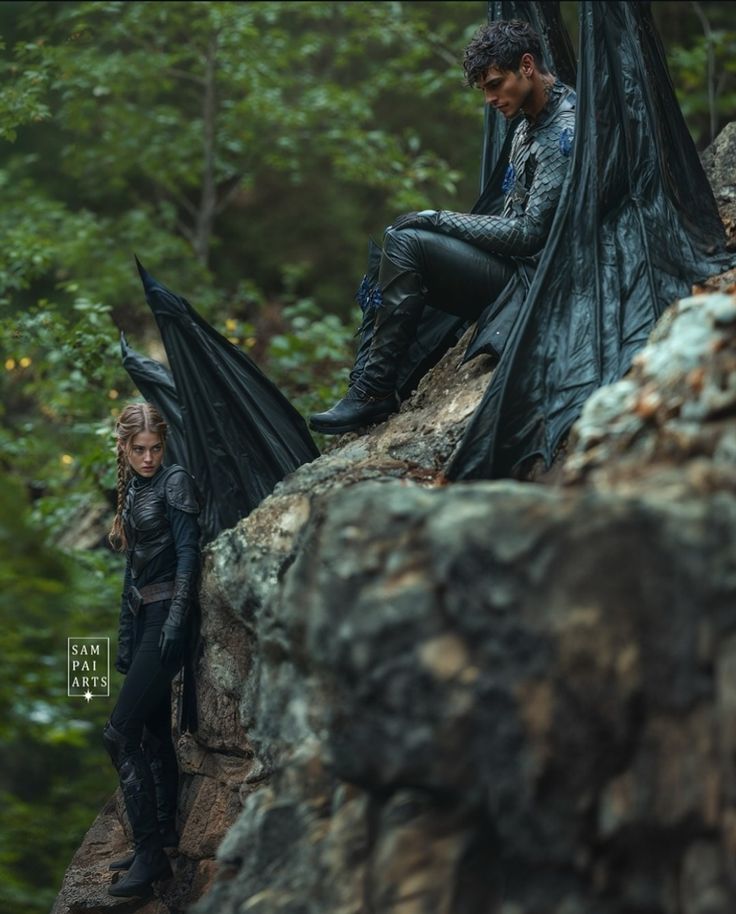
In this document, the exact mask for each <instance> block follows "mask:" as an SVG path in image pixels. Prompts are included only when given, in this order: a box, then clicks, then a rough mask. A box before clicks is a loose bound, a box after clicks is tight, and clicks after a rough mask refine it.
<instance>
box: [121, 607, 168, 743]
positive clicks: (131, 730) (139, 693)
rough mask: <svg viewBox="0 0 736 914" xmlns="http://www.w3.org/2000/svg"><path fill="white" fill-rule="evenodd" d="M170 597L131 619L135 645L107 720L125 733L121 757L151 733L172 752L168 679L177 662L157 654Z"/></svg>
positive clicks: (146, 608) (142, 610) (142, 609)
mask: <svg viewBox="0 0 736 914" xmlns="http://www.w3.org/2000/svg"><path fill="white" fill-rule="evenodd" d="M170 604H171V601H170V600H162V601H160V602H158V603H148V604H147V605H146V606H142V607H141V611H140V613H139V614H138V617H137V618H136V620H135V625H136V632H135V647H134V652H133V660H132V662H131V665H130V669H129V670H128V672H127V674H126V676H125V680H124V682H123V686H122V688H121V690H120V695H119V696H118V700H117V703H116V704H115V708H114V709H113V712H112V715H111V717H110V723H111V724H112V726H113V727H114V728H115V729H116V730H117V731H118V732H119V733H122V734H123V735H124V737H125V743H124V746H123V749H122V756H121V761H122V760H123V758H125V756H128V755H132V754H133V753H134V752H135V751H136V750H137V749H139V748H140V746H141V743H143V742H145V738H146V736H147V735H148V734H150V735H152V736H153V737H154V740H156V741H158V742H159V744H160V745H161V748H162V751H163V752H165V753H166V754H167V755H168V754H169V752H171V753H173V752H174V746H173V742H172V739H171V680H172V679H173V678H174V676H175V675H176V673H177V672H178V669H179V667H178V666H177V665H168V666H164V665H163V664H162V663H161V657H160V655H159V646H158V641H159V636H160V634H161V626H162V625H163V624H164V622H165V620H166V616H167V615H168V612H169V606H170Z"/></svg>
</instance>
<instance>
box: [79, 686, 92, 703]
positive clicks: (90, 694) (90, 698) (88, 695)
mask: <svg viewBox="0 0 736 914" xmlns="http://www.w3.org/2000/svg"><path fill="white" fill-rule="evenodd" d="M82 697H83V698H84V699H85V700H86V701H88V702H89V701H91V700H92V698H93V695H92V693H91V692H90V691H89V689H88V690H87V691H86V692H85V693H84V695H83V696H82Z"/></svg>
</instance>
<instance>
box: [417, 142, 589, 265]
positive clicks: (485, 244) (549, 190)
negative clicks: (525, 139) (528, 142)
mask: <svg viewBox="0 0 736 914" xmlns="http://www.w3.org/2000/svg"><path fill="white" fill-rule="evenodd" d="M566 129H567V131H568V132H567V133H565V132H564V131H563V132H562V133H561V132H560V131H559V130H558V131H550V133H551V135H550V136H549V137H544V138H540V141H539V143H538V144H537V149H536V150H535V154H536V168H535V171H534V177H533V179H532V183H531V186H530V188H529V195H528V197H527V201H526V205H525V207H524V212H523V213H522V214H520V215H509V216H484V215H480V214H470V213H454V212H447V211H445V210H441V211H440V212H439V213H438V214H437V217H436V221H435V224H436V229H435V231H439V232H441V233H442V234H444V235H451V236H452V237H453V238H459V239H460V240H461V241H467V242H468V243H469V244H473V245H475V246H476V247H478V248H482V249H483V250H484V251H490V252H491V253H494V254H503V255H506V256H509V257H529V256H531V255H533V254H537V253H539V251H541V250H542V248H543V247H544V245H545V243H546V241H547V238H548V236H549V231H550V228H551V226H552V221H553V219H554V216H555V211H556V210H557V204H558V202H559V200H560V195H561V193H562V185H563V183H564V180H565V175H566V174H567V170H568V165H569V162H570V154H569V143H570V141H571V135H570V133H569V130H570V128H569V127H567V128H566ZM563 140H564V142H563Z"/></svg>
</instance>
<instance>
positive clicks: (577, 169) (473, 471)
mask: <svg viewBox="0 0 736 914" xmlns="http://www.w3.org/2000/svg"><path fill="white" fill-rule="evenodd" d="M579 13H580V61H579V70H578V80H577V96H578V99H577V101H578V107H577V119H576V135H575V140H574V147H573V151H572V160H571V166H570V170H569V172H568V175H567V178H566V181H565V185H564V187H563V191H562V197H561V199H560V204H559V207H558V210H557V214H556V217H555V221H554V224H553V226H552V230H551V233H550V238H549V241H548V242H547V245H546V247H545V249H544V252H543V255H542V258H541V261H540V263H539V266H538V268H537V270H536V273H535V275H534V278H533V280H532V282H531V285H530V288H529V290H528V292H527V293H526V295H525V296H523V298H522V300H521V303H520V307H519V309H518V310H517V311H516V312H515V313H514V317H513V326H512V328H511V330H510V334H509V337H508V341H507V344H506V348H505V350H504V352H503V355H502V358H501V361H500V363H499V365H498V367H497V369H496V371H495V372H494V374H493V377H492V379H491V381H490V383H489V386H488V389H487V390H486V392H485V394H484V396H483V399H482V400H481V402H480V404H479V406H478V408H477V409H476V412H475V414H474V415H473V418H472V419H471V422H470V424H469V426H468V429H467V431H466V433H465V436H464V437H463V440H462V441H461V442H460V445H459V448H458V451H457V452H456V454H455V457H454V459H453V462H452V464H451V466H450V468H449V471H448V475H449V477H450V478H454V479H471V478H494V477H503V476H509V475H514V474H515V473H517V472H518V471H519V469H520V467H522V466H523V465H524V464H525V462H526V460H527V458H531V457H537V456H541V457H542V458H543V459H544V462H545V464H546V465H547V466H549V465H550V463H551V462H552V459H553V457H554V454H555V452H556V449H557V447H558V445H559V443H560V441H561V440H562V438H563V437H564V436H565V435H566V434H567V432H568V431H569V429H570V427H571V425H572V424H573V422H574V421H575V420H576V419H577V418H578V416H579V415H580V412H581V411H582V408H583V404H584V403H585V401H586V400H587V399H588V397H589V396H590V394H591V393H592V392H593V391H594V390H595V389H596V388H598V387H600V386H602V385H604V384H609V383H612V382H614V381H616V380H618V379H619V378H620V377H621V376H622V375H623V374H624V373H625V372H626V371H627V369H628V368H629V366H630V364H631V359H632V357H633V355H634V354H635V353H636V352H637V351H638V350H639V349H641V348H642V347H643V346H644V344H645V343H646V340H647V337H648V335H649V333H650V332H651V330H652V328H653V326H654V324H655V322H656V320H657V318H658V317H659V316H660V315H661V313H662V311H663V310H664V309H665V308H666V307H667V306H668V305H669V304H670V303H671V302H672V301H674V300H675V299H676V298H678V297H682V296H685V295H688V294H689V292H690V289H691V286H692V284H693V283H694V282H696V281H698V280H700V279H703V278H704V277H706V276H709V275H712V274H714V273H718V272H721V271H722V270H724V269H726V268H727V266H728V265H729V263H730V261H731V259H732V255H729V254H727V252H726V250H725V238H724V230H723V225H722V223H721V221H720V219H719V216H718V211H717V208H716V204H715V200H714V198H713V194H712V191H711V189H710V186H709V184H708V181H707V178H706V176H705V174H704V172H703V169H702V167H701V165H700V161H699V158H698V155H697V151H696V150H695V147H694V144H693V141H692V138H691V137H690V134H689V132H688V130H687V126H686V124H685V122H684V119H683V117H682V113H681V111H680V108H679V105H678V103H677V99H676V97H675V94H674V90H673V88H672V84H671V82H670V78H669V74H668V71H667V65H666V61H665V56H664V53H663V51H662V47H661V44H660V42H659V39H658V38H657V35H656V30H655V28H654V25H653V22H652V20H651V15H650V12H649V4H647V3H626V2H606V0H595V2H591V0H586V2H582V3H580V5H579ZM470 354H472V353H470Z"/></svg>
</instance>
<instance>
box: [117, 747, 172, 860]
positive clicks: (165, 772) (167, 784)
mask: <svg viewBox="0 0 736 914" xmlns="http://www.w3.org/2000/svg"><path fill="white" fill-rule="evenodd" d="M142 745H143V754H144V755H145V758H146V761H147V762H148V765H149V768H150V769H151V776H152V778H153V785H154V790H155V793H156V819H157V820H158V831H159V834H160V835H161V844H162V846H163V848H164V849H165V850H173V849H174V848H176V847H178V846H179V833H178V832H177V830H176V804H177V796H178V788H179V766H178V764H177V761H176V753H175V752H174V746H173V745H172V743H171V740H168V741H166V742H163V741H162V740H160V739H159V738H158V737H157V736H155V735H154V734H153V733H151V731H150V730H144V731H143V741H142ZM134 859H135V854H128V856H127V857H122V858H121V859H120V860H114V861H113V862H112V863H111V864H110V866H109V867H108V869H110V870H113V871H115V870H127V869H130V867H131V865H132V863H133V860H134Z"/></svg>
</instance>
